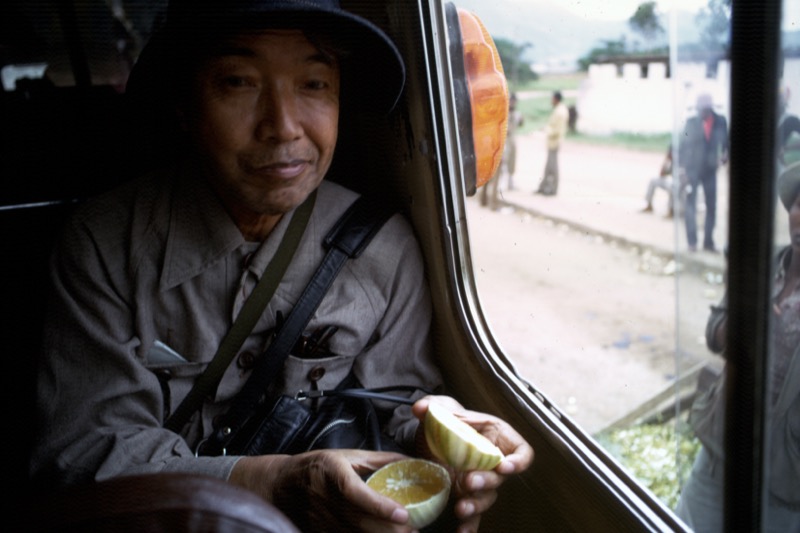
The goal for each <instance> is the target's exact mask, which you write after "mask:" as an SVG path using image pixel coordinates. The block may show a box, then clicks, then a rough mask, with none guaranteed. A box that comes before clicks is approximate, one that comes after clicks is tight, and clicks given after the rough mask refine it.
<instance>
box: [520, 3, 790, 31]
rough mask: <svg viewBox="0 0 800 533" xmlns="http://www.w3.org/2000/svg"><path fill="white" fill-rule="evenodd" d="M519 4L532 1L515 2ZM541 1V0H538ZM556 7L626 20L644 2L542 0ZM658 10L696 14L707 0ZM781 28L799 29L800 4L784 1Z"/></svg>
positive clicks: (591, 16)
mask: <svg viewBox="0 0 800 533" xmlns="http://www.w3.org/2000/svg"><path fill="white" fill-rule="evenodd" d="M515 1H516V2H519V3H526V2H531V1H532V0H515ZM539 1H541V0H539ZM544 1H545V2H547V3H551V4H555V5H558V6H559V7H561V8H563V9H566V10H568V11H571V12H573V13H575V14H576V15H579V16H581V17H583V18H586V19H589V20H598V19H599V20H627V19H629V18H630V16H631V15H632V14H633V13H634V12H635V11H636V8H637V7H638V6H639V5H640V4H642V2H644V1H645V0H544ZM656 3H657V6H658V8H659V9H660V10H661V11H662V12H664V13H667V12H669V11H671V10H672V9H680V10H687V11H691V12H696V11H698V10H699V9H700V8H702V7H704V6H705V5H707V3H708V2H707V0H657V2H656ZM783 3H784V20H783V27H784V29H786V30H798V29H800V2H798V1H797V0H784V2H783Z"/></svg>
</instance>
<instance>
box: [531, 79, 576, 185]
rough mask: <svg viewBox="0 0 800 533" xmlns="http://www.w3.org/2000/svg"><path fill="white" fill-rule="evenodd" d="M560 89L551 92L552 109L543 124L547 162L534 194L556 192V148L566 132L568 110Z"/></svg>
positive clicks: (559, 145)
mask: <svg viewBox="0 0 800 533" xmlns="http://www.w3.org/2000/svg"><path fill="white" fill-rule="evenodd" d="M562 100H563V96H562V95H561V92H560V91H555V92H554V93H553V99H552V103H553V111H552V112H551V113H550V118H549V119H548V121H547V126H545V129H544V133H545V139H546V142H547V163H545V166H544V176H543V177H542V181H541V183H539V188H538V189H537V191H536V194H543V195H545V196H554V195H555V194H556V192H558V149H559V148H560V147H561V142H562V141H563V140H564V137H565V136H566V134H567V123H568V122H569V110H568V109H567V106H566V105H564V102H562Z"/></svg>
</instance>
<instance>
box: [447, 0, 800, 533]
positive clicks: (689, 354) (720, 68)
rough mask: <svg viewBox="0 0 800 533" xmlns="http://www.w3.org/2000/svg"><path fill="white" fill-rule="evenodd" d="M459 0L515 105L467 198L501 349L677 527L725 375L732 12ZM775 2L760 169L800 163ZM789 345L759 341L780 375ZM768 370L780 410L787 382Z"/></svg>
mask: <svg viewBox="0 0 800 533" xmlns="http://www.w3.org/2000/svg"><path fill="white" fill-rule="evenodd" d="M458 3H459V5H460V6H463V7H464V8H467V9H471V10H474V11H475V13H477V14H478V15H479V16H480V17H481V18H482V20H483V21H484V22H485V23H486V25H487V27H489V29H490V31H491V32H492V34H493V36H494V38H495V42H496V43H497V45H498V49H499V50H500V55H501V57H502V59H503V65H504V67H505V70H506V76H507V78H508V80H509V90H510V92H511V93H512V94H511V106H512V107H511V110H510V117H509V130H508V138H507V148H506V152H505V154H504V160H503V164H502V166H501V168H500V170H499V171H498V173H497V174H496V175H495V177H494V178H493V179H492V181H490V182H489V184H488V185H486V186H485V187H483V188H482V189H480V190H479V191H478V192H477V193H476V194H475V195H474V196H473V197H471V198H469V199H468V201H467V210H468V222H469V232H470V241H471V251H472V260H473V262H474V269H475V276H476V282H477V285H478V292H479V297H480V305H481V310H482V312H483V313H484V315H485V317H486V321H487V322H488V324H489V327H490V329H491V331H492V333H493V335H494V337H495V339H496V342H497V345H498V348H499V349H500V350H501V351H502V353H503V354H504V355H505V356H506V357H508V359H509V360H510V362H511V363H512V364H513V365H514V367H515V368H516V371H517V372H518V374H519V375H521V376H522V377H523V378H524V379H526V380H528V381H529V382H530V383H531V385H532V387H533V388H534V389H535V390H537V391H538V392H539V393H540V394H541V395H542V396H543V397H545V398H547V399H548V400H549V401H550V402H552V404H553V405H554V406H556V407H555V408H556V409H557V410H558V411H559V412H560V413H561V414H562V415H563V416H565V417H566V418H567V419H569V420H571V421H573V422H574V423H575V424H576V426H577V427H578V428H580V430H581V431H582V432H583V433H584V434H585V435H586V436H588V437H590V438H591V439H592V440H594V441H596V442H597V443H599V444H600V445H601V446H602V447H603V448H604V450H605V452H606V453H607V454H608V455H609V456H610V457H612V458H613V459H614V460H615V461H618V462H619V463H620V464H621V465H622V467H623V468H624V469H625V470H626V471H627V472H628V473H630V474H631V476H632V477H633V478H634V479H635V480H637V481H638V482H639V483H640V484H641V485H643V486H644V487H646V488H647V489H649V491H650V492H651V493H652V495H653V496H654V497H655V498H657V499H658V500H660V501H661V502H662V503H663V504H664V505H666V506H667V507H668V508H670V509H672V510H675V509H676V508H678V507H679V506H681V507H683V509H682V510H681V512H679V515H680V516H681V518H684V519H685V521H686V522H687V523H688V524H689V525H690V526H692V525H693V519H692V514H691V513H697V512H698V511H697V509H696V507H692V509H691V512H690V510H689V509H687V508H686V507H685V502H680V503H679V501H680V500H681V499H682V493H683V490H684V488H685V487H686V486H687V483H688V480H689V478H690V473H692V472H693V471H694V474H692V475H693V476H694V477H697V476H698V475H699V474H698V468H699V469H701V470H702V468H703V465H705V468H706V469H710V470H714V468H713V465H712V466H709V461H712V462H713V460H712V459H709V457H708V455H709V450H708V448H709V447H710V446H711V445H709V444H705V445H704V444H703V442H704V441H706V440H707V439H706V435H705V434H703V431H706V432H708V431H709V430H708V429H707V428H708V426H714V424H716V426H717V427H712V428H711V429H712V430H713V431H716V432H718V433H722V432H723V431H724V429H723V427H724V425H723V424H721V423H718V422H717V421H718V420H719V419H720V416H716V417H711V416H710V415H709V414H708V409H705V407H704V406H705V405H706V404H708V403H711V402H714V401H716V398H717V397H719V396H720V395H721V394H722V393H720V392H719V390H718V389H720V388H723V387H722V385H721V384H720V379H721V378H720V376H721V375H723V373H724V372H723V369H724V368H725V358H724V351H725V350H724V345H723V343H722V341H721V340H718V339H715V334H716V333H718V332H717V329H716V326H717V323H718V322H720V321H721V320H722V318H721V317H722V316H723V315H724V309H725V305H726V298H725V294H726V281H727V262H728V248H729V215H730V209H729V193H730V164H729V163H730V156H731V154H730V150H729V135H730V124H731V70H732V69H731V56H730V50H731V41H730V39H731V9H732V8H731V2H730V1H725V0H696V1H684V2H673V3H670V4H669V5H668V4H667V3H661V2H646V3H638V2H631V3H627V2H626V3H622V2H619V3H616V4H615V5H614V6H613V7H612V6H609V5H608V3H602V6H601V5H600V4H601V3H596V5H595V4H591V5H587V3H585V2H584V3H580V4H579V5H580V7H579V8H575V7H570V6H567V5H558V6H556V5H555V4H553V5H542V4H540V3H538V2H536V3H534V2H523V3H518V5H515V11H514V12H515V16H514V17H513V19H512V18H511V17H508V16H506V15H505V14H504V9H505V8H504V7H503V6H501V3H493V4H492V5H489V4H486V3H484V2H478V1H475V0H472V1H470V0H460V1H459V2H458ZM495 4H496V6H497V7H494V6H495ZM622 6H625V7H622ZM786 9H787V11H786V12H785V13H784V14H783V22H782V27H783V30H784V33H783V35H784V38H785V39H786V40H785V42H784V43H783V61H782V64H781V79H780V90H781V92H780V108H779V110H778V113H779V116H778V117H777V118H776V124H779V125H780V126H779V133H778V135H779V137H778V141H779V144H778V145H777V146H776V151H777V153H778V158H779V161H778V162H777V163H776V164H777V167H776V169H778V168H780V169H783V168H785V167H786V166H787V165H791V164H792V163H793V162H795V161H797V160H798V159H800V157H799V156H800V151H798V150H799V149H800V130H798V129H797V128H798V124H800V121H798V120H797V118H796V117H797V115H798V112H800V108H799V107H798V105H800V103H798V101H797V99H796V98H794V99H792V94H795V93H796V92H797V91H798V90H800V57H799V56H798V55H797V46H796V38H797V31H792V30H793V29H795V28H796V24H797V13H796V12H792V11H791V10H790V9H789V6H788V5H787V7H786ZM792 9H794V11H796V7H793V8H792ZM534 20H535V21H537V23H538V24H540V25H541V27H546V28H549V29H548V31H547V32H541V31H537V27H536V26H535V25H534V24H532V23H528V22H527V21H534ZM550 20H552V21H557V22H552V23H548V22H547V21H550ZM615 32H616V33H615ZM578 36H580V37H578ZM559 130H561V131H563V134H561V135H559ZM776 172H778V170H776ZM764 178H765V179H766V178H768V177H766V176H765V177H764ZM798 209H800V208H798ZM773 219H774V220H773ZM773 221H774V243H775V246H776V249H779V248H781V247H782V246H783V247H785V246H786V245H787V244H788V243H789V242H790V228H791V226H790V222H789V221H790V217H789V215H788V213H787V209H786V208H784V207H783V206H782V205H781V204H780V202H778V203H777V207H776V209H775V212H774V217H769V219H768V220H760V221H757V222H755V224H768V226H769V228H770V231H771V228H772V227H773ZM781 287H783V285H776V286H775V287H774V288H773V291H774V292H776V293H780V288H781ZM783 305H784V306H787V305H790V304H788V303H784V304H783ZM776 317H783V320H784V321H783V322H782V321H781V320H777V321H776V322H775V323H774V327H775V328H776V331H777V328H779V327H781V324H783V325H782V327H783V328H784V329H787V328H788V329H796V328H797V326H796V324H797V318H798V317H796V316H792V318H790V319H787V318H786V315H783V314H778V313H777V312H776ZM786 320H788V323H786V322H785V321H786ZM720 335H724V328H723V329H722V330H720ZM720 338H722V337H720ZM797 341H798V339H797V338H792V339H791V340H781V341H778V339H775V344H774V345H773V348H772V352H771V359H772V360H773V362H772V364H773V365H774V364H777V365H780V366H782V367H783V368H788V367H789V366H790V361H792V356H793V353H794V352H793V350H794V346H796V345H797ZM787 343H788V344H787ZM797 368H800V366H797ZM771 376H772V377H770V380H771V381H770V383H771V386H772V391H771V392H772V394H773V398H774V399H775V402H776V403H773V404H771V405H772V406H773V407H772V408H773V409H778V410H779V409H780V407H775V406H778V405H783V404H780V401H779V400H777V398H778V397H779V395H780V394H781V393H780V392H779V391H778V389H780V390H786V388H787V387H789V385H788V384H787V383H786V382H787V381H791V380H790V378H789V377H788V376H787V377H786V378H783V377H781V375H780V373H779V372H778V371H777V370H776V371H774V375H772V374H771ZM798 380H800V378H798ZM781 387H783V388H781ZM795 396H796V394H795ZM783 400H784V401H786V402H788V401H789V400H786V398H784V399H783ZM710 418H714V421H713V423H712V421H710ZM697 427H701V428H703V429H701V431H700V434H699V435H698V431H697V430H696V428H697ZM786 431H789V430H788V429H787V430H786ZM720 438H721V437H720ZM776 438H784V437H776ZM796 444H797V443H796V441H795V445H796ZM715 446H716V447H720V446H722V444H716V445H715ZM772 446H777V444H775V443H774V442H773V444H772ZM770 449H774V448H770ZM795 449H796V448H795ZM701 450H703V451H701ZM698 464H699V465H700V466H699V467H698ZM718 464H721V463H718ZM792 465H793V464H792V463H789V465H788V466H786V468H785V469H786V470H788V471H789V472H792V474H793V476H794V477H792V479H791V481H789V482H787V484H788V485H789V486H791V487H792V490H795V491H796V490H798V489H800V478H798V477H797V476H798V471H797V470H791V466H792ZM722 470H723V468H722V466H719V467H717V468H716V470H715V472H716V473H718V474H719V473H721V472H722ZM771 475H772V476H773V477H775V476H776V474H775V472H774V471H773V472H771ZM717 481H718V482H719V483H720V485H719V487H718V488H719V490H720V492H719V493H718V499H717V501H715V505H717V507H706V508H705V509H703V511H702V513H704V514H705V516H704V518H706V519H710V520H712V524H717V525H718V526H719V527H721V523H722V522H721V520H722V510H721V507H719V505H721V502H722V492H721V490H722V484H721V481H719V479H718V480H717ZM694 485H695V483H694V482H693V483H692V484H691V486H692V487H691V488H690V490H691V491H696V490H697V489H696V487H694ZM767 485H769V484H767ZM765 487H766V486H765ZM765 490H767V488H765ZM787 490H788V489H787ZM695 494H696V493H695ZM688 496H691V495H687V496H684V498H683V499H684V500H685V499H687V497H688ZM692 497H694V496H692ZM772 497H774V495H773V496H769V497H768V499H769V498H772ZM787 497H788V496H787ZM790 501H791V500H790ZM767 511H768V513H771V512H772V511H773V507H767ZM770 516H771V515H770ZM792 516H794V517H795V519H796V516H797V515H796V513H795V514H794V515H792ZM782 519H783V517H781V518H776V520H782ZM780 523H782V524H786V523H787V522H780ZM791 523H792V524H795V525H794V526H793V527H795V528H796V527H797V526H796V522H791ZM697 525H698V526H699V529H700V530H702V529H703V527H702V525H703V523H702V522H700V523H698V524H697ZM790 529H791V528H790ZM784 530H788V529H784Z"/></svg>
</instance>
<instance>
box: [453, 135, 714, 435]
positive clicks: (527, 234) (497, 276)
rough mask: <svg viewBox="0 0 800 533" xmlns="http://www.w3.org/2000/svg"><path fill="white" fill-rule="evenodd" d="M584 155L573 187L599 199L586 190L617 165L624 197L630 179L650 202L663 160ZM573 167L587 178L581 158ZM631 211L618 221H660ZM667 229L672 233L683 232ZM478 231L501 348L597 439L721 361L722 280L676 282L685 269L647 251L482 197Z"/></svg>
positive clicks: (473, 228) (486, 295) (472, 216)
mask: <svg viewBox="0 0 800 533" xmlns="http://www.w3.org/2000/svg"><path fill="white" fill-rule="evenodd" d="M574 150H577V153H579V154H580V163H579V164H580V168H581V169H583V174H581V173H580V172H577V171H575V172H574V174H573V176H574V178H573V179H572V181H571V183H570V185H569V187H571V188H574V189H580V190H582V191H583V192H582V194H591V193H590V192H589V191H592V190H594V189H595V188H596V184H595V185H593V184H590V183H586V184H585V185H584V184H582V183H581V182H580V181H581V180H591V179H593V178H591V176H590V173H591V171H592V169H594V170H595V171H596V172H600V173H602V172H604V169H607V168H608V167H609V166H611V167H612V168H614V169H615V171H614V176H615V179H614V180H613V185H612V189H613V188H619V189H620V190H623V189H624V188H625V187H626V185H625V183H624V181H625V176H635V177H636V181H635V184H633V185H632V184H630V183H628V184H627V188H628V189H630V188H631V187H635V188H636V189H635V190H636V192H635V193H633V194H631V193H630V191H628V192H627V193H626V194H627V195H628V197H629V199H630V197H638V198H641V193H642V190H643V189H642V182H643V180H642V178H641V176H642V175H644V176H647V175H648V174H647V173H648V172H652V166H651V163H652V161H653V160H655V161H656V168H657V165H658V162H659V159H660V157H659V156H658V155H655V156H653V157H643V156H642V155H641V154H634V155H633V156H629V155H628V154H627V153H626V151H625V150H618V149H614V150H611V149H608V150H606V149H604V150H600V151H598V150H580V149H579V148H574ZM576 157H577V155H576ZM533 159H535V157H529V159H528V160H527V162H526V163H523V162H522V161H520V162H521V163H523V164H522V165H521V168H520V173H521V174H522V175H523V176H521V177H520V178H518V179H516V180H515V181H517V183H518V184H520V185H519V186H523V185H522V184H525V183H532V181H533V180H532V176H533V174H532V172H533V170H532V169H533V168H534V167H533V165H532V160H533ZM571 164H572V167H573V168H577V167H578V159H576V160H574V161H572V163H571ZM634 167H636V168H634ZM601 175H602V174H601ZM578 176H583V177H578ZM596 182H597V180H596V179H594V180H593V183H596ZM528 190H531V189H530V188H529V189H528ZM567 190H569V189H567ZM608 192H609V191H608V188H606V189H605V192H604V194H608ZM528 194H530V193H528ZM623 200H624V199H623ZM623 200H620V202H619V203H620V204H621V205H624V206H625V207H624V208H621V209H623V210H621V211H619V213H618V216H626V217H629V218H630V219H631V221H632V223H636V221H637V220H644V219H642V218H638V219H637V218H635V217H636V216H639V217H646V216H650V217H652V215H642V214H638V213H637V214H634V215H632V214H631V212H630V210H631V205H629V203H630V202H628V201H627V200H625V201H623ZM632 205H637V204H632ZM607 216H617V214H615V213H614V212H608V213H607ZM661 222H662V223H663V224H665V225H667V229H666V231H667V232H669V231H670V229H669V228H670V224H671V223H670V222H668V221H666V220H663V219H662V221H661ZM468 224H469V232H470V240H471V245H472V250H473V261H474V266H475V269H476V272H477V281H478V287H479V293H480V299H481V304H482V306H483V307H484V309H485V312H486V315H487V317H488V320H489V323H490V325H491V327H492V330H493V332H494V334H495V335H496V337H497V338H498V339H499V342H500V344H501V346H502V347H503V349H504V350H505V351H506V352H507V353H508V354H509V356H510V358H511V359H512V360H513V361H514V363H515V364H516V365H517V367H518V370H519V372H520V374H521V375H522V376H524V377H526V378H527V379H528V380H529V381H530V382H532V383H533V384H534V386H535V387H537V388H538V389H539V390H540V391H542V392H543V393H544V394H545V395H546V396H547V397H549V398H550V399H551V400H552V401H554V402H555V403H556V404H557V405H559V406H561V408H562V409H563V410H565V411H566V412H567V413H568V414H569V415H570V416H572V417H573V419H574V420H576V421H577V422H578V423H580V424H581V425H582V426H583V427H584V428H585V429H586V430H587V431H589V432H590V433H594V432H596V431H598V430H600V429H603V428H605V427H607V426H608V425H609V424H610V423H612V422H613V421H615V420H617V419H618V418H620V417H623V416H624V415H625V414H626V413H629V412H630V411H631V410H632V409H634V408H636V407H637V406H639V405H641V404H642V403H644V402H646V401H648V400H649V399H651V398H652V397H653V396H654V395H655V394H657V393H658V392H660V391H662V390H663V389H665V388H667V387H671V386H672V384H673V383H674V380H675V378H676V375H681V374H684V373H686V372H687V371H688V370H689V369H690V368H692V367H694V366H695V365H698V364H701V363H702V362H704V361H707V360H710V359H712V358H713V356H711V355H710V354H709V353H708V351H707V349H706V348H705V344H704V338H703V332H704V328H705V321H706V318H707V316H708V306H709V305H710V304H712V303H714V302H716V301H717V300H718V299H719V298H720V296H721V294H722V285H721V284H720V283H719V282H720V280H719V279H718V278H714V277H713V276H709V275H704V274H703V273H702V272H694V273H680V275H679V276H678V277H677V278H676V275H675V274H674V272H673V270H674V269H673V267H674V263H673V264H672V265H671V264H670V261H669V258H664V257H662V256H658V255H654V254H652V253H651V252H650V250H648V249H647V248H646V247H645V248H642V247H637V246H632V247H631V246H623V245H620V244H616V243H614V242H613V241H610V240H608V239H605V238H602V237H599V236H597V235H593V234H591V233H587V232H586V231H584V230H581V231H576V230H574V229H571V228H570V226H569V225H568V224H564V223H554V222H552V221H551V220H548V219H546V218H540V217H535V216H531V215H530V214H529V213H526V212H522V211H513V210H511V209H510V208H506V209H504V210H501V211H497V212H493V211H491V210H489V209H486V208H482V207H480V205H479V203H478V200H477V198H471V199H469V200H468ZM676 280H677V281H676ZM678 296H679V297H678ZM678 339H680V340H678ZM676 347H678V348H677V349H676Z"/></svg>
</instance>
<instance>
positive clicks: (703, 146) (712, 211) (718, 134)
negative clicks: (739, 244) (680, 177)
mask: <svg viewBox="0 0 800 533" xmlns="http://www.w3.org/2000/svg"><path fill="white" fill-rule="evenodd" d="M696 108H697V115H696V116H694V117H691V118H690V119H689V120H687V121H686V126H685V129H684V134H683V136H682V137H681V143H680V144H679V150H680V151H679V165H680V167H681V169H682V171H683V172H684V173H685V175H686V178H687V179H688V188H687V194H686V205H685V206H684V214H685V216H686V240H687V242H688V245H689V251H692V252H694V251H695V250H697V191H698V190H699V188H700V187H703V196H704V198H705V204H706V216H705V225H704V226H703V249H704V250H706V251H708V252H716V251H717V248H716V246H715V244H714V226H715V225H716V221H717V169H718V168H719V165H720V163H723V164H724V163H725V162H726V161H727V159H728V123H727V121H726V120H725V117H723V116H721V115H718V114H717V113H715V112H714V102H713V100H712V99H711V95H710V94H707V93H702V94H700V95H699V96H698V97H697V105H696Z"/></svg>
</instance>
